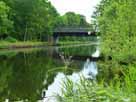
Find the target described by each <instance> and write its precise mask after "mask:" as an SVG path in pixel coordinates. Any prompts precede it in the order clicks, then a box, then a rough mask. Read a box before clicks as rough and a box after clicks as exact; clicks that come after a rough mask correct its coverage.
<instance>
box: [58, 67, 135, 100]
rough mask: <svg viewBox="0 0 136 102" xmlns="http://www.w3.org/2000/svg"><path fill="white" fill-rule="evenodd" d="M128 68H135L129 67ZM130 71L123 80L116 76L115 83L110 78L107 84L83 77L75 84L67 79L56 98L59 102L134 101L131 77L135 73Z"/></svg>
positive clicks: (133, 87)
mask: <svg viewBox="0 0 136 102" xmlns="http://www.w3.org/2000/svg"><path fill="white" fill-rule="evenodd" d="M129 70H135V68H133V67H129ZM131 73H133V75H132V74H131ZM131 73H130V74H127V75H126V76H125V80H124V82H122V81H121V79H120V78H119V77H118V78H116V79H115V80H116V81H117V82H116V83H114V82H115V81H114V80H112V81H111V82H110V84H109V85H106V84H105V82H103V81H101V82H100V83H99V84H97V83H96V82H92V81H89V80H85V79H84V78H83V79H82V78H81V81H80V83H78V84H75V83H73V82H72V81H71V80H69V79H68V81H67V83H64V90H66V91H62V92H63V96H58V100H59V102H135V101H136V94H135V91H136V87H135V86H136V84H135V83H134V82H133V80H132V79H131V77H132V76H134V75H136V73H135V72H132V71H131ZM74 85H75V86H74ZM121 86H122V87H121Z"/></svg>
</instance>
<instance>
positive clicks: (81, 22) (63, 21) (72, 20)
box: [56, 12, 90, 27]
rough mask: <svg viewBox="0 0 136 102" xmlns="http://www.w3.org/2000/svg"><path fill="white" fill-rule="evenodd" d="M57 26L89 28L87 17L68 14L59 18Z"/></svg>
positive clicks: (72, 13)
mask: <svg viewBox="0 0 136 102" xmlns="http://www.w3.org/2000/svg"><path fill="white" fill-rule="evenodd" d="M56 26H60V27H89V26H90V24H89V23H88V22H87V21H86V18H85V16H83V15H80V14H75V13H74V12H67V13H66V14H65V15H63V16H60V17H58V19H57V24H56Z"/></svg>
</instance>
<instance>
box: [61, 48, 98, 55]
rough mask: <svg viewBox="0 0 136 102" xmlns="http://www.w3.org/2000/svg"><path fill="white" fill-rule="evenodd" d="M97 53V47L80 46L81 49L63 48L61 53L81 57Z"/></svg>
mask: <svg viewBox="0 0 136 102" xmlns="http://www.w3.org/2000/svg"><path fill="white" fill-rule="evenodd" d="M95 51H96V45H91V46H79V47H72V48H71V47H69V48H61V49H60V52H63V53H64V54H65V55H73V56H74V55H80V56H91V55H92V54H93V53H94V52H95Z"/></svg>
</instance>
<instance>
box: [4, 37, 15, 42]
mask: <svg viewBox="0 0 136 102" xmlns="http://www.w3.org/2000/svg"><path fill="white" fill-rule="evenodd" d="M5 41H8V42H13V43H14V42H17V40H16V39H15V38H13V37H10V36H8V37H7V38H6V39H5Z"/></svg>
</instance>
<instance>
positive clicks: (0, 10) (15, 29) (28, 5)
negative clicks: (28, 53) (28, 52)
mask: <svg viewBox="0 0 136 102" xmlns="http://www.w3.org/2000/svg"><path fill="white" fill-rule="evenodd" d="M88 25H89V24H88V23H87V22H86V20H85V17H84V16H83V15H79V14H75V13H73V12H69V13H66V14H65V15H64V16H60V15H59V13H58V12H57V10H56V9H55V7H54V6H53V5H52V4H51V3H50V2H49V1H48V0H0V38H3V36H6V37H7V36H10V37H13V38H15V39H17V40H21V41H27V40H40V41H41V40H43V39H44V37H46V36H47V35H51V34H52V31H53V29H54V28H55V27H58V26H88Z"/></svg>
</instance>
